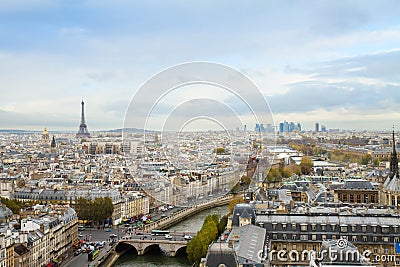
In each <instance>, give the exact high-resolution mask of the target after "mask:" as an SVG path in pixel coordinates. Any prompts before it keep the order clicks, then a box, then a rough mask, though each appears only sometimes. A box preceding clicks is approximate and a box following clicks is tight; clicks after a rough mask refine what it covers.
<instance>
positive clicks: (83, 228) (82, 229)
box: [78, 226, 86, 231]
mask: <svg viewBox="0 0 400 267" xmlns="http://www.w3.org/2000/svg"><path fill="white" fill-rule="evenodd" d="M85 230H86V228H85V227H83V226H78V231H85Z"/></svg>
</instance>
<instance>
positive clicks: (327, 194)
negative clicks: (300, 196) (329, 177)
mask: <svg viewBox="0 0 400 267" xmlns="http://www.w3.org/2000/svg"><path fill="white" fill-rule="evenodd" d="M325 197H326V199H325ZM314 201H315V202H319V203H323V202H334V196H333V194H332V193H331V192H319V193H318V195H317V197H316V198H315V200H314Z"/></svg>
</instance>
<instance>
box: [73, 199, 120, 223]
mask: <svg viewBox="0 0 400 267" xmlns="http://www.w3.org/2000/svg"><path fill="white" fill-rule="evenodd" d="M74 208H75V210H76V213H77V214H78V218H79V219H80V220H87V221H90V222H94V223H98V224H101V223H103V222H104V220H106V219H109V218H111V215H112V213H113V211H114V205H113V203H112V200H111V198H109V197H104V198H103V197H101V198H96V199H95V200H91V199H86V198H83V197H80V198H78V199H77V200H76V201H75V205H74Z"/></svg>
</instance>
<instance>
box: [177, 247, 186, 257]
mask: <svg viewBox="0 0 400 267" xmlns="http://www.w3.org/2000/svg"><path fill="white" fill-rule="evenodd" d="M186 248H187V246H186V245H185V246H181V247H180V248H178V249H177V250H176V252H175V255H181V254H186Z"/></svg>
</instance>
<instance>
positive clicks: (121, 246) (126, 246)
mask: <svg viewBox="0 0 400 267" xmlns="http://www.w3.org/2000/svg"><path fill="white" fill-rule="evenodd" d="M130 249H132V250H134V251H135V252H136V253H137V254H139V253H138V249H137V248H136V247H135V246H134V245H133V244H131V243H129V242H119V243H118V244H117V245H116V246H115V252H117V253H118V254H122V253H125V252H126V251H128V250H130Z"/></svg>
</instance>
